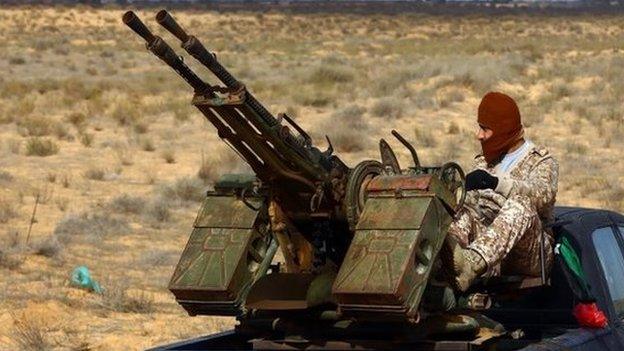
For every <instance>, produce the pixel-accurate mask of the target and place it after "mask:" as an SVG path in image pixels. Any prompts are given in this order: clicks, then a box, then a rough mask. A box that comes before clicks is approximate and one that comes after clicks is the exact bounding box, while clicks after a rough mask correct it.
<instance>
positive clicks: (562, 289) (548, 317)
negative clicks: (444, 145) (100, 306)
mask: <svg viewBox="0 0 624 351" xmlns="http://www.w3.org/2000/svg"><path fill="white" fill-rule="evenodd" d="M553 229H554V231H555V235H556V236H559V235H562V234H563V233H565V234H567V236H568V237H570V238H573V240H574V241H575V245H576V246H577V247H578V251H579V256H580V258H581V261H582V267H583V270H584V272H585V275H586V277H587V280H588V283H589V285H590V286H591V290H592V293H593V295H594V296H595V298H596V303H597V305H598V306H599V308H600V309H601V310H602V311H604V313H605V315H606V316H607V318H608V323H609V325H608V326H607V327H606V328H603V329H584V328H578V326H577V325H576V323H575V320H574V318H573V317H572V308H573V306H574V305H575V304H576V303H577V302H578V301H576V299H575V297H574V295H573V292H572V290H571V288H570V286H569V284H568V281H567V280H566V278H565V276H564V274H563V273H562V272H561V267H557V266H555V267H554V269H553V271H552V273H551V280H550V284H548V285H546V286H537V287H530V288H527V289H521V290H513V289H514V288H511V289H512V290H507V291H504V289H503V292H502V293H500V286H499V287H497V288H496V290H497V291H498V292H494V293H493V294H492V295H493V296H494V303H493V304H492V307H490V308H489V309H487V310H483V311H479V313H481V315H483V316H485V317H487V318H491V319H492V320H494V321H496V322H499V323H501V324H502V325H503V326H504V328H505V331H506V332H505V333H503V334H502V335H500V336H497V337H493V338H489V339H485V338H482V339H471V340H457V339H453V340H444V339H440V338H438V339H427V340H422V341H411V342H409V343H400V344H397V343H393V342H391V341H390V340H387V339H388V338H376V339H374V340H373V339H371V338H369V339H368V340H363V339H343V340H327V339H326V340H321V341H319V340H318V339H315V340H314V341H311V340H308V339H306V338H305V335H303V336H300V337H299V338H295V339H288V338H282V339H280V340H278V339H279V338H277V339H270V338H268V339H267V338H262V337H257V338H255V339H254V338H253V337H252V338H250V337H249V336H246V335H247V334H243V333H240V332H239V331H237V330H231V331H226V332H222V333H218V334H213V335H208V336H203V337H199V338H196V339H190V340H185V341H181V342H177V343H173V344H170V345H166V346H160V347H156V348H154V349H151V350H153V351H156V350H159V351H164V350H249V349H265V350H266V349H282V350H304V349H305V350H309V349H325V350H330V349H331V350H381V349H410V350H449V351H454V350H458V351H459V350H524V351H538V350H539V351H550V350H552V351H555V350H592V351H593V350H596V351H597V350H612V351H620V350H624V326H622V317H624V254H623V253H624V216H622V215H621V214H618V213H615V212H611V211H606V210H593V209H583V208H574V207H557V208H556V220H555V223H554V225H553ZM509 286H510V287H511V286H515V287H516V288H517V287H518V285H517V284H516V285H509ZM483 289H485V290H486V291H487V290H488V287H487V286H484V287H483ZM381 328H384V327H383V326H382V327H381ZM388 336H390V335H388ZM373 338H374V336H373ZM384 339H386V340H384Z"/></svg>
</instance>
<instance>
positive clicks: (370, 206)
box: [356, 196, 433, 230]
mask: <svg viewBox="0 0 624 351" xmlns="http://www.w3.org/2000/svg"><path fill="white" fill-rule="evenodd" d="M432 199H433V198H432V197H429V196H427V197H411V198H404V199H394V198H387V197H386V198H384V197H373V198H369V199H368V200H367V201H366V205H365V207H364V211H363V212H362V215H361V216H360V221H359V222H358V224H357V226H356V230H365V229H379V228H383V229H418V228H420V226H421V224H422V221H423V219H424V217H425V215H426V213H427V209H428V208H429V206H430V203H431V201H432Z"/></svg>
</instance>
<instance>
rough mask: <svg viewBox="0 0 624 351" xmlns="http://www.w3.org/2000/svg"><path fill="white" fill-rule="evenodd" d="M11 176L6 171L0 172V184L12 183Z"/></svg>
mask: <svg viewBox="0 0 624 351" xmlns="http://www.w3.org/2000/svg"><path fill="white" fill-rule="evenodd" d="M12 181H13V175H11V173H9V172H7V171H0V182H7V183H8V182H12Z"/></svg>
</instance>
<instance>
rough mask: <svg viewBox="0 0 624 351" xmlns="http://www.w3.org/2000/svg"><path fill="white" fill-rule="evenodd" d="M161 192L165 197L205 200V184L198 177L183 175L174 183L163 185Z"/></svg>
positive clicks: (183, 199)
mask: <svg viewBox="0 0 624 351" xmlns="http://www.w3.org/2000/svg"><path fill="white" fill-rule="evenodd" d="M160 192H161V195H162V196H163V197H164V198H165V199H170V200H176V199H177V200H182V201H203V200H204V197H205V186H204V184H203V183H202V181H200V180H199V179H197V178H190V177H183V178H179V179H177V180H176V181H175V182H174V183H173V184H170V185H165V186H163V187H162V188H161V189H160Z"/></svg>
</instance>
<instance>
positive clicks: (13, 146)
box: [6, 138, 22, 155]
mask: <svg viewBox="0 0 624 351" xmlns="http://www.w3.org/2000/svg"><path fill="white" fill-rule="evenodd" d="M6 146H7V149H8V150H9V151H10V152H11V153H12V154H16V155H17V154H19V153H20V150H21V149H22V141H21V140H19V139H14V138H9V139H7V141H6Z"/></svg>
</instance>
